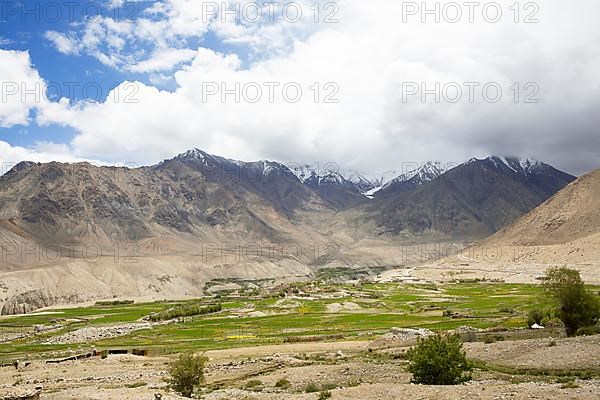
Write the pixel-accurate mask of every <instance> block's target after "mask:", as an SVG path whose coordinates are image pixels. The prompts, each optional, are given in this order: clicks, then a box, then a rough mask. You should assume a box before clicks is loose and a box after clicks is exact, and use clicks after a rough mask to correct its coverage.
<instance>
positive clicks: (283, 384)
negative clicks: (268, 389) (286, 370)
mask: <svg viewBox="0 0 600 400" xmlns="http://www.w3.org/2000/svg"><path fill="white" fill-rule="evenodd" d="M290 386H291V384H290V381H288V380H287V379H280V380H278V381H277V382H276V383H275V387H276V388H280V389H287V388H289V387H290Z"/></svg>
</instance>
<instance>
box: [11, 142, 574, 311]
mask: <svg viewBox="0 0 600 400" xmlns="http://www.w3.org/2000/svg"><path fill="white" fill-rule="evenodd" d="M430 166H431V167H432V168H433V169H431V170H427V168H425V169H423V168H422V169H420V170H419V172H417V173H413V174H410V175H405V176H404V179H397V180H396V181H395V182H394V183H393V184H391V185H389V186H388V187H389V188H391V187H392V186H396V185H400V186H402V185H404V186H405V187H404V189H402V190H399V191H398V193H393V192H394V191H393V190H390V191H389V193H388V195H385V196H381V197H379V196H377V197H375V198H374V199H372V200H371V199H369V198H368V197H367V196H365V194H364V193H363V192H364V190H366V189H367V187H369V185H368V184H367V182H368V179H367V178H364V177H362V178H361V177H359V176H358V175H351V174H350V175H349V174H346V176H344V175H343V174H340V173H336V172H335V171H330V172H329V173H326V174H316V173H313V172H312V171H310V170H309V169H305V170H304V172H302V171H301V169H291V168H289V167H288V166H285V165H283V164H280V163H276V162H270V161H258V162H241V161H236V160H229V159H226V158H223V157H219V156H215V155H211V154H208V153H206V152H203V151H201V150H198V149H194V150H190V151H187V152H185V153H182V154H180V155H178V156H176V157H174V158H173V159H169V160H165V161H163V162H161V163H160V164H157V165H153V166H148V167H142V168H136V169H128V168H117V167H98V166H93V165H90V164H87V163H77V164H61V163H56V162H52V163H47V164H36V163H30V162H22V163H20V164H18V165H16V166H15V167H14V168H13V169H12V170H11V171H9V172H8V173H6V174H5V175H3V176H2V177H0V240H1V243H0V253H1V254H0V257H1V262H0V303H2V302H7V304H10V305H11V306H10V307H9V308H11V309H12V310H29V308H28V306H27V305H26V304H25V303H24V301H23V300H22V299H23V298H25V299H36V298H41V299H58V300H56V301H62V300H61V299H80V300H85V299H88V298H99V297H112V296H131V297H148V296H149V297H152V298H154V297H155V296H160V297H161V298H164V297H181V296H194V295H196V296H197V295H199V294H202V293H203V291H204V285H205V283H206V282H209V281H211V280H219V281H223V280H225V281H229V280H239V279H248V280H257V279H258V280H260V279H271V278H277V279H298V278H300V277H306V276H308V275H309V274H311V273H313V272H314V271H315V270H316V269H317V268H319V267H325V266H327V267H340V268H348V266H359V267H361V268H363V267H377V268H381V267H392V266H397V265H403V264H406V263H409V262H413V261H416V259H413V258H411V257H413V255H412V254H411V255H410V256H407V254H406V252H405V251H404V250H405V249H404V247H403V243H404V241H405V239H406V237H407V236H408V237H410V238H411V240H412V239H415V238H417V239H419V240H421V241H435V242H439V241H442V242H443V241H455V240H456V239H460V238H476V239H478V240H479V239H482V238H484V237H485V236H487V235H489V234H491V233H493V232H495V231H496V230H498V229H499V228H502V227H503V226H505V225H507V224H508V223H510V222H512V221H514V220H515V219H516V218H518V217H520V216H522V215H523V214H524V213H526V212H528V211H529V210H531V209H532V208H533V207H535V206H536V205H538V204H539V203H541V202H543V201H544V200H546V199H547V198H548V197H549V196H551V195H552V194H553V192H554V191H555V190H558V189H559V188H561V187H562V186H564V185H565V184H566V183H568V182H569V181H570V180H571V179H572V177H571V176H570V175H568V174H564V173H562V172H560V171H557V170H555V169H554V168H552V167H550V166H547V165H545V164H542V163H533V162H520V161H518V160H516V159H500V158H496V157H491V158H488V159H485V160H471V161H470V162H468V163H465V164H463V165H461V166H459V167H456V168H454V169H452V170H450V171H447V172H446V173H444V174H443V175H441V176H438V177H437V178H435V177H434V176H435V175H436V174H438V173H439V172H440V169H437V167H436V166H435V165H430ZM429 172H431V173H429ZM361 182H362V183H361ZM380 183H381V182H372V184H380ZM357 185H366V186H364V187H363V188H362V189H359V188H358V186H357ZM371 190H372V189H371ZM40 290H47V291H48V292H39V291H40ZM23 293H26V294H27V295H26V296H25V297H23V296H21V297H16V296H19V295H22V294H23ZM53 301H54V300H53ZM37 303H40V304H42V303H44V301H41V302H37ZM37 303H36V304H37ZM44 304H45V303H44Z"/></svg>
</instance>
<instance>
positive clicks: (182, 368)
mask: <svg viewBox="0 0 600 400" xmlns="http://www.w3.org/2000/svg"><path fill="white" fill-rule="evenodd" d="M205 363H206V358H205V357H203V356H201V355H194V354H191V353H189V354H181V355H180V356H179V359H177V360H175V361H173V362H171V363H170V364H169V375H170V377H169V378H168V379H167V383H168V385H169V387H170V388H171V389H172V390H174V391H176V392H177V393H180V394H181V395H182V396H183V397H192V394H193V393H194V391H195V390H196V389H197V388H198V387H199V386H200V385H202V384H203V383H204V364H205Z"/></svg>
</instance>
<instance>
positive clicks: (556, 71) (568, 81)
mask: <svg viewBox="0 0 600 400" xmlns="http://www.w3.org/2000/svg"><path fill="white" fill-rule="evenodd" d="M340 4H341V7H340V12H339V15H338V16H337V18H338V19H339V20H340V23H337V24H329V25H323V26H320V27H319V29H318V30H315V29H313V27H306V28H305V29H304V30H302V29H299V28H298V27H299V26H300V25H298V26H288V27H286V26H285V25H284V24H275V25H268V24H267V25H265V26H264V27H263V28H262V29H264V30H262V31H261V30H260V29H254V28H247V27H245V26H225V25H223V26H222V28H223V30H221V31H218V30H215V32H217V33H220V34H221V35H222V38H225V39H226V40H229V41H235V40H239V41H247V42H252V43H257V47H256V48H260V46H259V44H260V40H259V39H246V38H247V37H256V38H260V37H267V36H265V33H266V32H292V33H291V34H290V36H289V38H292V39H291V43H292V44H293V45H292V46H291V47H289V48H288V47H286V45H285V44H284V43H289V41H288V40H287V39H286V40H283V42H282V43H281V44H278V45H277V46H276V47H277V48H281V47H282V46H283V47H285V48H286V49H287V50H286V51H283V52H280V51H268V52H267V53H264V54H263V53H261V52H260V51H256V52H254V53H251V54H250V58H251V59H253V58H254V59H255V60H254V62H252V63H251V64H250V65H249V66H246V65H245V64H244V63H243V62H242V61H241V60H240V58H239V57H237V56H236V55H224V54H220V53H217V52H215V51H212V50H209V49H204V48H201V49H199V50H198V52H197V54H196V57H195V59H194V60H193V62H192V63H191V65H184V66H182V67H181V68H180V70H179V71H178V72H177V73H175V74H174V76H175V81H176V83H177V90H176V91H174V92H167V91H160V90H158V89H156V88H154V87H151V86H146V85H144V84H137V87H138V88H139V91H138V92H137V93H136V94H135V96H134V97H135V98H136V99H137V100H138V102H137V103H131V102H124V101H122V97H121V101H114V100H113V99H109V100H107V101H106V103H103V104H89V105H76V106H67V105H66V104H64V105H62V106H61V105H56V104H55V105H53V107H48V108H45V109H44V110H43V113H42V114H41V115H40V117H39V121H40V123H52V122H58V123H62V124H65V125H68V126H72V127H74V128H75V129H77V131H78V132H79V133H78V135H77V136H76V137H75V139H74V140H73V142H72V148H73V149H74V151H75V154H77V155H78V156H81V157H92V158H100V157H104V158H110V160H107V161H111V160H121V161H133V162H156V161H158V160H159V159H161V158H164V157H169V156H171V155H172V154H174V153H176V152H177V151H180V150H183V149H185V148H189V147H193V146H198V147H203V148H205V149H206V150H208V151H212V152H215V153H218V154H222V155H225V156H229V157H234V158H241V159H252V158H271V159H277V160H282V161H291V160H302V161H304V160H306V161H307V162H315V161H318V162H325V161H333V162H336V163H338V164H340V165H341V166H343V167H345V168H357V169H362V170H386V169H390V168H391V167H395V166H397V165H399V164H400V163H402V162H419V161H424V160H427V159H438V160H440V161H455V160H462V159H465V158H468V157H471V156H473V155H484V154H487V153H499V154H503V153H510V154H516V155H531V156H534V157H536V158H539V159H543V160H548V161H550V162H555V163H557V165H558V166H559V167H564V168H567V169H569V170H571V171H574V172H581V171H582V170H585V169H586V168H591V167H592V166H597V165H599V164H600V155H599V154H598V153H597V149H598V148H599V146H600V143H599V141H600V135H598V134H597V127H598V126H599V125H600V120H599V118H600V116H599V114H598V113H597V111H595V110H597V109H598V107H599V106H600V90H598V89H599V88H600V83H598V81H597V79H596V75H597V71H598V69H599V67H600V54H599V53H598V52H594V51H591V49H595V48H596V46H597V45H596V44H597V42H598V40H599V39H600V27H599V26H598V25H597V24H596V22H595V21H594V18H593V16H594V15H598V12H600V4H599V3H597V2H592V1H588V0H575V2H572V3H569V5H565V4H564V2H560V1H558V0H549V1H547V2H544V4H543V12H542V13H540V14H539V16H538V17H539V18H540V23H538V24H522V23H521V24H515V23H514V22H513V20H512V17H513V16H512V14H510V11H509V10H508V8H506V9H505V17H504V18H503V21H502V22H500V23H497V24H491V23H487V22H485V21H483V19H482V18H481V15H480V14H476V16H477V15H479V17H478V18H477V22H476V23H468V21H463V22H462V23H457V24H449V23H444V22H442V23H434V22H433V21H430V23H425V24H423V23H421V22H420V18H419V17H418V16H416V17H414V18H413V19H411V20H410V21H409V22H407V23H402V21H401V15H402V2H391V1H383V0H373V1H370V2H365V1H362V0H346V1H344V2H341V3H340ZM502 4H504V3H502ZM161 7H162V8H161ZM188 9H189V12H190V14H188V15H185V14H184V13H182V11H183V10H188ZM582 10H585V12H584V11H582ZM196 11H197V7H193V6H192V5H191V4H189V2H186V1H169V2H166V3H161V4H160V7H158V6H157V7H156V12H157V13H162V14H165V15H168V18H167V20H165V21H162V23H163V25H155V24H154V23H148V26H147V28H146V31H147V32H149V33H148V35H156V36H158V35H161V33H162V32H173V33H174V34H181V35H183V34H184V32H191V34H201V32H203V31H204V30H205V29H207V28H206V26H201V27H199V26H195V25H194V23H193V21H197V13H196ZM139 26H141V24H138V27H139ZM273 29H274V31H272V30H273ZM131 34H133V33H131ZM163 39H165V40H166V39H168V38H163ZM273 40H274V41H277V40H279V36H276V37H273ZM114 62H115V63H116V64H119V63H125V65H136V64H135V63H133V64H127V60H126V59H118V60H116V61H114ZM167 64H168V63H167ZM137 65H139V64H137ZM292 81H293V82H298V83H299V84H300V85H301V87H302V88H303V90H304V96H303V99H302V101H301V102H299V103H297V104H289V103H286V102H284V101H281V99H280V97H281V96H279V100H278V101H276V102H274V103H273V104H270V103H268V102H265V101H263V102H260V103H258V104H251V103H248V102H243V101H242V102H240V103H236V102H235V101H233V100H231V98H229V100H228V101H226V102H221V101H218V100H217V101H215V97H212V98H211V101H209V102H208V103H207V102H203V101H202V85H203V83H206V82H225V83H226V84H227V85H228V87H229V88H231V87H233V85H234V84H235V83H236V82H240V83H242V84H244V83H248V82H258V83H259V84H262V83H264V82H280V83H281V84H285V83H287V82H292ZM315 82H319V83H320V84H321V95H322V96H323V95H325V94H326V91H325V90H324V89H323V85H324V84H325V83H326V82H335V83H336V84H337V85H338V86H339V88H340V92H339V93H338V94H337V96H336V97H337V98H338V99H339V103H338V104H323V103H318V104H315V103H314V102H313V101H312V98H311V96H312V94H313V93H312V92H311V91H310V89H309V88H310V87H311V86H312V85H313V84H314V83H315ZM405 82H417V83H421V82H426V83H427V85H428V87H429V88H431V87H433V85H435V83H436V82H440V83H441V85H444V84H445V83H451V82H458V83H461V84H462V83H464V82H481V84H482V85H483V84H485V83H487V82H496V83H498V84H499V85H500V86H501V87H502V89H503V97H502V100H501V101H499V102H498V103H489V102H486V101H484V99H483V98H482V97H481V92H479V93H480V94H479V95H478V97H477V98H476V100H475V101H474V102H473V103H470V102H469V101H466V97H467V92H464V93H463V94H464V97H463V101H460V102H458V103H457V104H452V103H449V102H445V101H441V102H440V103H436V102H435V101H433V100H431V96H430V97H429V100H428V101H426V102H425V103H423V102H421V101H420V98H419V97H418V96H413V97H411V99H410V101H408V102H405V101H403V98H402V88H403V83H405ZM515 82H518V83H520V87H521V96H523V95H524V94H525V89H524V88H523V85H524V84H525V83H527V82H535V83H536V84H537V85H538V86H539V88H540V92H539V94H538V97H539V98H540V100H541V101H540V103H538V104H524V103H522V102H520V103H518V104H515V102H514V101H513V95H512V93H511V89H510V88H511V87H512V85H513V84H514V83H515ZM126 85H130V84H129V83H127V84H124V85H122V86H121V87H120V89H119V90H121V92H123V91H124V92H127V89H126V88H125V86H126ZM278 93H280V91H279V92H278ZM121 94H122V93H121ZM567 133H568V134H567ZM565 148H569V149H572V150H576V151H570V152H568V153H566V152H565V151H564V149H565Z"/></svg>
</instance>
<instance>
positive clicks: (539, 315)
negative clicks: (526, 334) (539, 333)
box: [527, 308, 547, 328]
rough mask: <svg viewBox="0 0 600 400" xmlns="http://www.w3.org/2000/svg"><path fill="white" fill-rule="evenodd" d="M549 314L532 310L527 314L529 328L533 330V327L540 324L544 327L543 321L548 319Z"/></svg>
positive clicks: (537, 309)
mask: <svg viewBox="0 0 600 400" xmlns="http://www.w3.org/2000/svg"><path fill="white" fill-rule="evenodd" d="M546 315H547V313H545V312H544V311H542V310H540V309H539V308H536V309H534V310H530V311H529V313H528V314H527V326H528V327H529V328H531V326H532V325H534V324H538V325H542V320H543V319H544V317H546Z"/></svg>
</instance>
